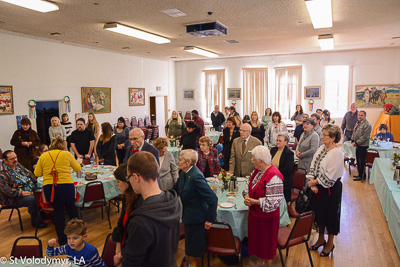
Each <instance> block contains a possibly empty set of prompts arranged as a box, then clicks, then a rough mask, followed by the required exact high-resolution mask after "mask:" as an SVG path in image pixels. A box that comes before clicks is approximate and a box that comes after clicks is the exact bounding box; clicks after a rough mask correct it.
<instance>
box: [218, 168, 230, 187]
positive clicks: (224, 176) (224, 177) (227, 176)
mask: <svg viewBox="0 0 400 267" xmlns="http://www.w3.org/2000/svg"><path fill="white" fill-rule="evenodd" d="M231 176H232V174H231V173H229V172H227V171H225V170H223V171H221V172H220V173H219V175H218V178H219V179H221V181H222V183H223V184H224V187H225V188H227V187H228V183H229V181H230V180H231Z"/></svg>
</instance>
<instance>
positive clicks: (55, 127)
mask: <svg viewBox="0 0 400 267" xmlns="http://www.w3.org/2000/svg"><path fill="white" fill-rule="evenodd" d="M49 136H50V140H52V139H53V138H54V137H56V136H61V138H62V139H64V140H67V134H66V132H65V128H64V126H62V125H61V123H60V119H59V118H57V117H53V118H51V126H50V127H49Z"/></svg>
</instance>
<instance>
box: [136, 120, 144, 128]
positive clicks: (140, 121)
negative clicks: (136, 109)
mask: <svg viewBox="0 0 400 267" xmlns="http://www.w3.org/2000/svg"><path fill="white" fill-rule="evenodd" d="M137 125H138V127H144V123H143V119H142V118H140V119H138V124H137Z"/></svg>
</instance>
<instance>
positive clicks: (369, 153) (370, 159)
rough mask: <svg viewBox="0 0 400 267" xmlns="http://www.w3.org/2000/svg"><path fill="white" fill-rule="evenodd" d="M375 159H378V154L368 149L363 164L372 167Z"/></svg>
mask: <svg viewBox="0 0 400 267" xmlns="http://www.w3.org/2000/svg"><path fill="white" fill-rule="evenodd" d="M375 158H379V152H378V151H377V150H375V149H368V150H367V159H366V160H365V163H367V164H371V165H372V164H373V163H374V159H375Z"/></svg>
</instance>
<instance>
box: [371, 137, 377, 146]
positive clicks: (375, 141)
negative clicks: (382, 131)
mask: <svg viewBox="0 0 400 267" xmlns="http://www.w3.org/2000/svg"><path fill="white" fill-rule="evenodd" d="M371 141H372V144H373V145H376V144H377V143H378V141H379V138H378V137H376V136H374V137H371Z"/></svg>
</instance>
